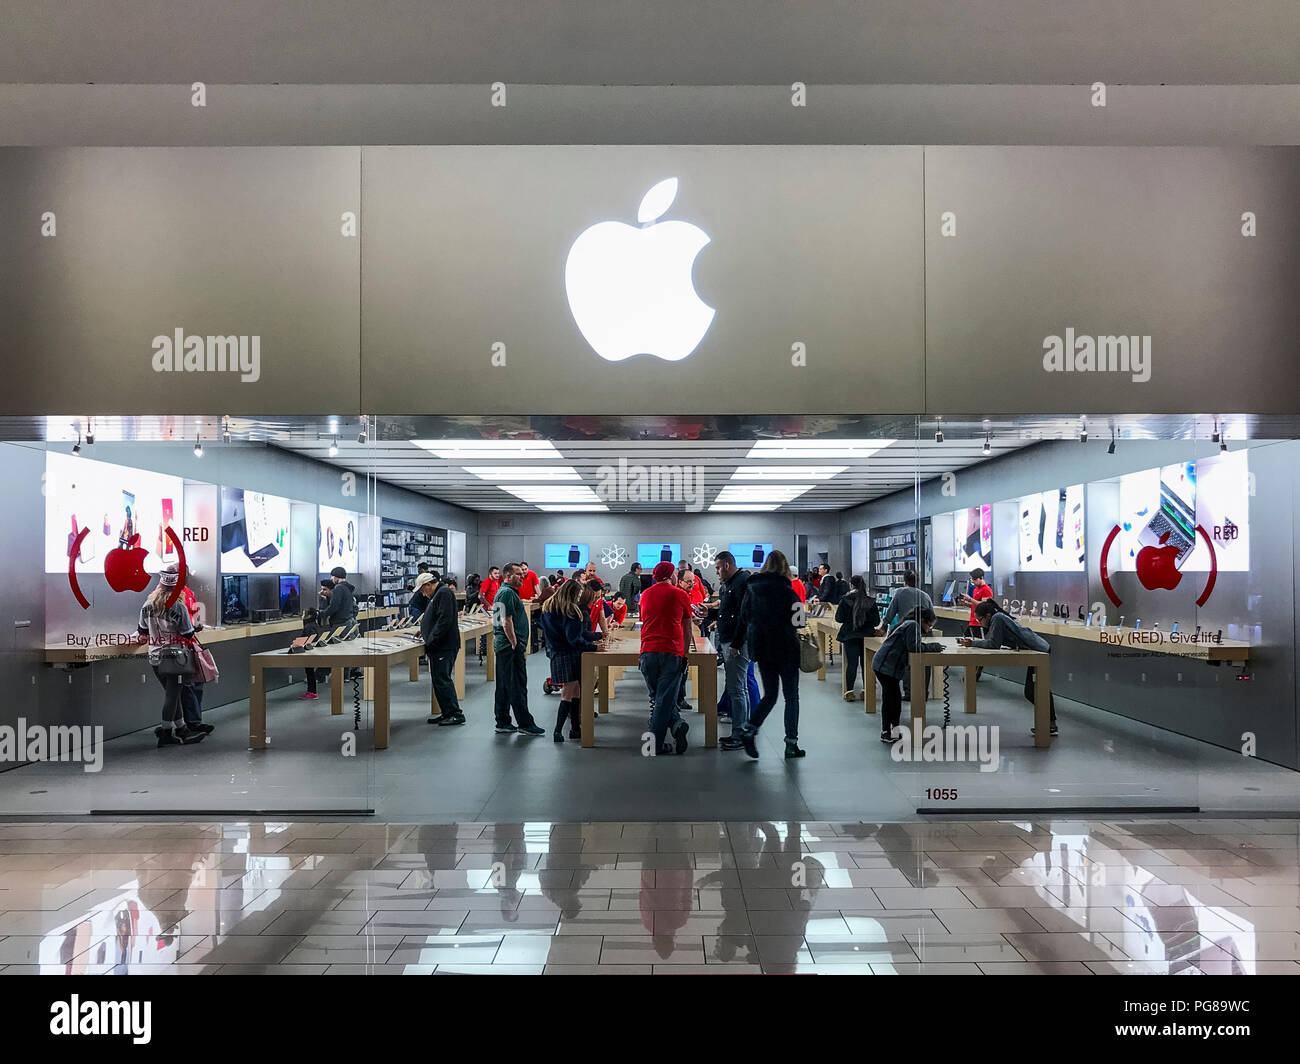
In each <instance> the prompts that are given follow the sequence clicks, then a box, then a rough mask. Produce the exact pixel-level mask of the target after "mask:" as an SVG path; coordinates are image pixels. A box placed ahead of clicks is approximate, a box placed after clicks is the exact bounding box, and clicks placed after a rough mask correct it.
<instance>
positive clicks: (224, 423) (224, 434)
mask: <svg viewBox="0 0 1300 1064" xmlns="http://www.w3.org/2000/svg"><path fill="white" fill-rule="evenodd" d="M221 442H222V443H229V442H230V415H228V414H227V415H226V416H225V417H223V418H222V419H221Z"/></svg>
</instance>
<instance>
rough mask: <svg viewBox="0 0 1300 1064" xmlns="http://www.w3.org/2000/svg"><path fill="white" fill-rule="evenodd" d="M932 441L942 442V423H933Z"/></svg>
mask: <svg viewBox="0 0 1300 1064" xmlns="http://www.w3.org/2000/svg"><path fill="white" fill-rule="evenodd" d="M934 442H935V443H943V426H942V425H935V427H934Z"/></svg>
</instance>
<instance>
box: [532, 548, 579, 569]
mask: <svg viewBox="0 0 1300 1064" xmlns="http://www.w3.org/2000/svg"><path fill="white" fill-rule="evenodd" d="M543 554H544V557H543V559H542V564H543V565H544V566H545V567H546V568H547V569H549V570H551V571H552V572H554V571H555V570H556V569H581V568H582V567H583V566H585V565H586V564H587V554H588V548H587V544H585V543H547V544H545V545H544V548H543Z"/></svg>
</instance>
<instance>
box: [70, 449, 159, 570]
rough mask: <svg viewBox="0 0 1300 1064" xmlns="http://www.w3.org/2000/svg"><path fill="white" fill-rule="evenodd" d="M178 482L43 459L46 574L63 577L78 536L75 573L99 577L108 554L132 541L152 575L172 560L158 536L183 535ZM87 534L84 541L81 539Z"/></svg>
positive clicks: (84, 461)
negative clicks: (167, 531) (169, 529)
mask: <svg viewBox="0 0 1300 1064" xmlns="http://www.w3.org/2000/svg"><path fill="white" fill-rule="evenodd" d="M183 488H184V482H183V481H182V480H181V478H180V477H172V476H167V475H166V474H163V473H153V472H149V471H148V470H144V469H131V468H130V467H128V466H119V465H112V464H110V463H108V462H95V461H92V460H91V459H88V458H81V457H79V456H77V455H71V454H60V453H57V452H55V451H47V452H46V455H45V571H46V572H47V573H66V572H67V571H68V557H69V554H70V553H71V551H72V547H73V544H74V543H75V542H76V541H77V539H78V537H80V539H81V544H80V547H79V548H78V552H77V571H78V572H83V573H102V572H103V571H104V558H105V557H106V556H107V555H108V553H109V552H110V551H113V550H117V549H119V548H121V549H127V548H128V547H129V546H130V543H131V540H132V539H133V538H134V537H135V536H139V537H140V541H139V544H138V549H141V550H145V551H148V552H149V553H148V555H147V556H146V557H143V558H142V561H143V563H144V567H145V571H146V572H148V573H157V572H158V571H159V570H160V569H162V568H164V567H165V566H167V565H170V564H171V563H172V562H174V561H176V560H177V554H176V548H175V546H173V544H172V543H171V541H170V540H169V539H167V537H166V536H165V535H164V534H163V529H165V528H167V527H168V526H169V525H170V526H171V527H172V528H173V530H174V531H175V532H176V534H177V535H178V536H179V535H182V530H181V525H182V524H183V522H184V515H185V508H184V506H183V505H182V494H183ZM83 530H86V534H85V536H81V533H82V531H83Z"/></svg>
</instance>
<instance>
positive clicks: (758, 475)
mask: <svg viewBox="0 0 1300 1064" xmlns="http://www.w3.org/2000/svg"><path fill="white" fill-rule="evenodd" d="M848 468H849V467H848V466H842V465H828V466H741V467H740V468H739V469H737V470H736V471H735V472H734V473H732V474H731V479H732V480H830V479H831V477H834V476H838V475H839V474H840V473H843V472H844V470H846V469H848Z"/></svg>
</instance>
